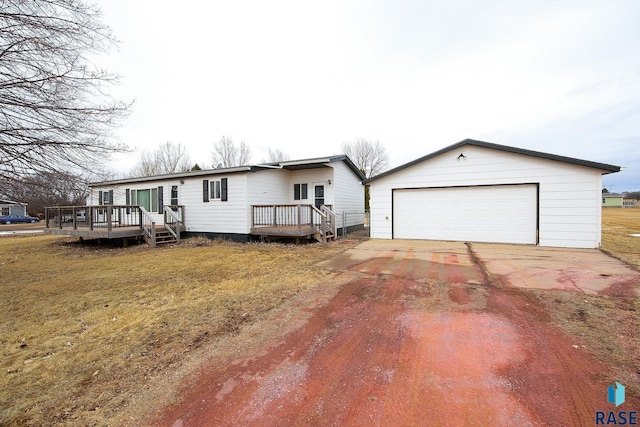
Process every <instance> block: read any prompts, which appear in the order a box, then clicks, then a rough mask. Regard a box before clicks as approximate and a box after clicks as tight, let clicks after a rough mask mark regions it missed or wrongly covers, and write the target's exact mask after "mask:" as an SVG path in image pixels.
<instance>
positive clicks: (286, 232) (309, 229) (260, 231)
mask: <svg viewBox="0 0 640 427" xmlns="http://www.w3.org/2000/svg"><path fill="white" fill-rule="evenodd" d="M315 233H317V231H316V228H315V227H313V226H311V225H304V226H300V227H298V226H297V225H288V226H287V225H281V226H268V225H266V226H254V227H253V228H252V229H251V234H255V235H256V236H273V237H311V236H313V235H314V234H315Z"/></svg>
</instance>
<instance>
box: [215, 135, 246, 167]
mask: <svg viewBox="0 0 640 427" xmlns="http://www.w3.org/2000/svg"><path fill="white" fill-rule="evenodd" d="M250 159H251V147H249V145H248V144H247V143H246V142H244V141H240V144H238V145H236V144H235V142H233V139H232V138H231V137H230V136H226V135H225V136H223V137H222V138H220V140H219V141H218V142H217V143H215V144H213V152H212V153H211V160H212V161H213V167H223V168H230V167H233V166H242V165H246V164H247V163H249V160H250Z"/></svg>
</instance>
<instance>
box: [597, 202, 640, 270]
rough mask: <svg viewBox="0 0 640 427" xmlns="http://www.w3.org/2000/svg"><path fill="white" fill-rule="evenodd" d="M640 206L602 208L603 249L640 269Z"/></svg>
mask: <svg viewBox="0 0 640 427" xmlns="http://www.w3.org/2000/svg"><path fill="white" fill-rule="evenodd" d="M630 234H640V208H625V209H622V208H608V209H602V249H603V250H604V251H605V252H608V253H610V254H611V255H613V256H615V257H616V258H618V259H621V260H623V261H625V262H626V263H628V264H629V265H631V266H634V267H635V268H637V269H640V237H633V236H630Z"/></svg>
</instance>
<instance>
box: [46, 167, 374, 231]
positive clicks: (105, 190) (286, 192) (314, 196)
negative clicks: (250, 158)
mask: <svg viewBox="0 0 640 427" xmlns="http://www.w3.org/2000/svg"><path fill="white" fill-rule="evenodd" d="M364 179H365V176H364V175H363V174H362V173H361V172H360V170H359V169H358V168H357V167H356V166H355V165H354V164H353V162H351V160H350V159H349V158H348V157H347V156H344V155H337V156H330V157H322V158H313V159H303V160H291V161H284V162H279V163H269V164H260V165H251V166H239V167H233V168H224V169H212V170H201V171H191V172H184V173H176V174H171V175H163V176H152V177H140V178H128V179H119V180H113V181H105V182H99V183H94V184H92V185H90V188H91V194H90V197H89V201H88V204H89V205H91V206H109V205H111V206H132V205H139V206H142V207H143V208H144V209H145V210H146V211H147V212H149V214H150V216H152V217H153V218H154V219H155V221H157V222H158V223H159V224H162V222H163V210H164V207H165V206H167V205H170V206H178V205H180V206H181V207H182V206H183V207H184V208H183V211H182V212H183V215H184V217H183V218H182V221H183V230H184V232H185V233H186V234H187V235H201V236H208V237H211V238H215V237H223V238H226V239H231V240H235V241H248V240H250V239H251V238H252V236H254V237H255V236H261V235H272V236H285V235H290V236H292V237H294V236H295V237H297V236H302V234H304V232H303V231H296V230H295V226H296V225H297V226H298V228H299V229H300V230H302V228H301V227H300V224H301V223H305V222H306V223H308V222H309V221H310V217H311V216H313V215H314V213H313V210H312V208H311V206H314V207H316V208H320V207H321V206H322V205H324V206H327V207H328V209H329V210H330V211H332V212H333V213H335V214H336V215H335V218H334V221H335V228H336V229H337V232H340V230H341V229H342V228H343V227H347V228H354V227H356V228H357V227H362V226H363V224H364V187H363V185H362V181H363V180H364ZM181 209H182V208H181ZM96 212H97V211H96ZM128 212H129V213H130V210H129V211H128ZM343 212H350V213H353V212H359V213H360V214H361V215H359V216H358V215H349V216H348V218H349V221H348V223H343V216H342V213H343ZM96 215H98V213H96ZM123 215H125V214H121V216H123ZM305 220H306V221H305ZM51 228H54V229H55V227H51ZM58 228H59V229H60V230H62V229H63V228H64V227H62V226H59V227H58ZM54 232H56V231H55V230H54ZM288 232H291V233H293V234H287V233H288ZM296 233H297V234H296ZM59 234H64V233H63V232H62V231H60V232H59ZM76 235H80V236H81V234H79V233H78V234H76ZM306 237H309V235H307V236H306Z"/></svg>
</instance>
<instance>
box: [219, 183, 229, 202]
mask: <svg viewBox="0 0 640 427" xmlns="http://www.w3.org/2000/svg"><path fill="white" fill-rule="evenodd" d="M220 186H221V187H222V191H221V192H220V200H221V201H223V202H226V201H227V200H228V199H227V178H222V179H221V180H220Z"/></svg>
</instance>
